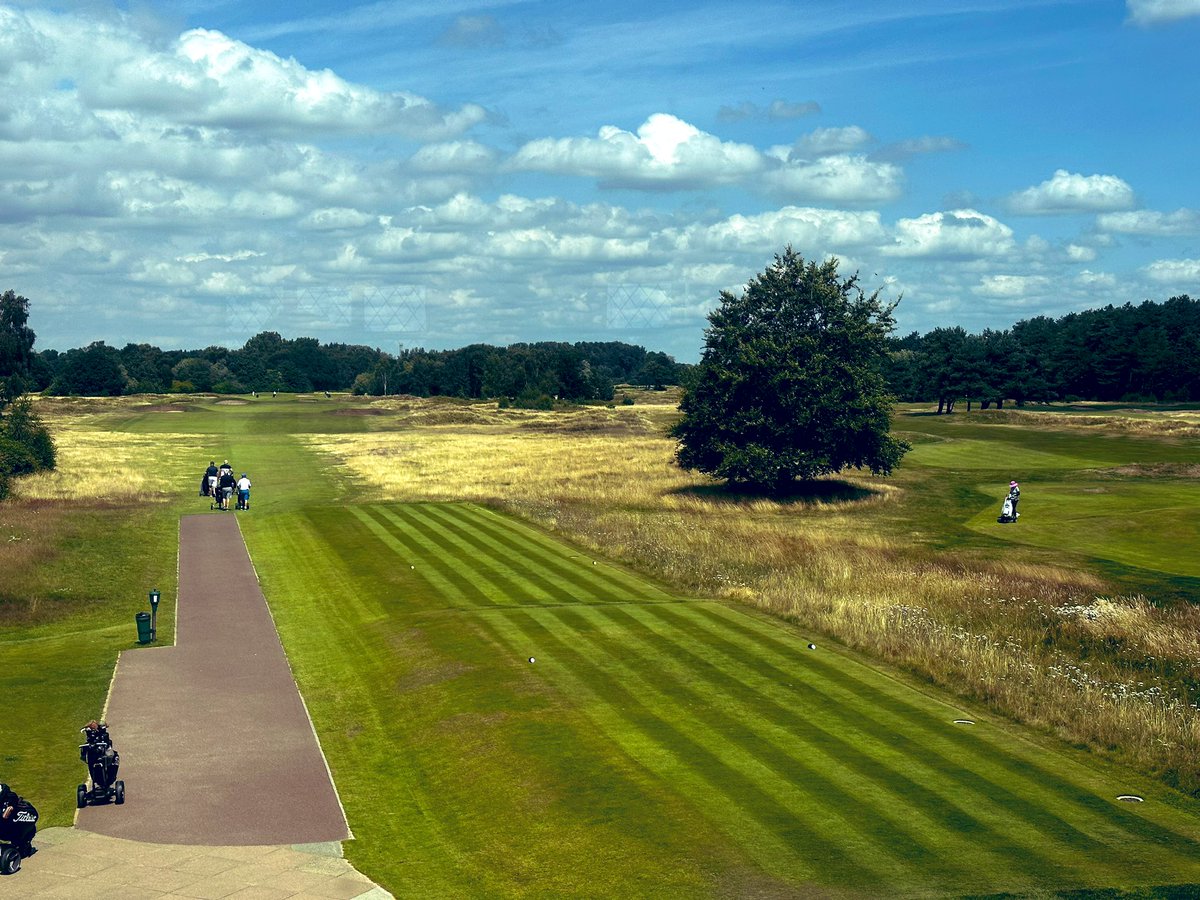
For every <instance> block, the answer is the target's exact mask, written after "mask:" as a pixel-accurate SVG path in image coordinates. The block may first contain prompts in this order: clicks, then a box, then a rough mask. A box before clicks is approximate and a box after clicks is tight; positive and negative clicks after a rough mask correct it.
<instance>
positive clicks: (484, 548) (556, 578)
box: [421, 506, 627, 605]
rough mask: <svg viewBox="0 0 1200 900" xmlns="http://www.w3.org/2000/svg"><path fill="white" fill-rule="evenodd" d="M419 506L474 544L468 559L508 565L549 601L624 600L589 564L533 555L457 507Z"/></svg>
mask: <svg viewBox="0 0 1200 900" xmlns="http://www.w3.org/2000/svg"><path fill="white" fill-rule="evenodd" d="M421 510H422V511H423V512H425V511H428V512H430V513H432V514H434V515H436V516H437V517H438V519H439V520H440V521H442V522H444V523H445V525H446V527H447V528H449V529H451V530H452V531H453V533H454V534H456V535H458V536H459V538H460V539H461V540H463V541H465V542H467V543H468V544H469V545H470V546H471V547H472V548H473V553H474V557H473V559H472V560H471V562H473V561H474V560H475V559H477V560H479V561H480V562H481V563H482V564H483V565H489V566H503V567H505V568H506V569H509V570H510V571H512V572H513V573H514V575H515V576H516V577H517V578H519V579H520V580H521V584H522V585H526V586H528V588H529V589H531V590H534V591H537V592H539V593H543V594H545V595H546V596H547V602H548V603H552V604H555V605H561V604H575V603H611V602H627V598H626V597H625V596H623V592H617V591H614V590H613V589H612V588H611V585H606V584H605V583H604V581H603V580H601V579H598V578H597V577H596V576H593V575H592V574H591V573H590V571H589V570H590V568H591V567H590V566H589V567H588V568H587V569H585V568H584V567H582V566H580V565H578V564H576V563H575V562H574V561H572V562H570V564H568V565H563V564H561V563H560V562H559V561H558V560H556V559H553V558H550V557H548V556H547V557H543V558H536V559H535V558H534V556H535V555H534V554H530V553H529V552H528V551H527V550H526V549H523V548H520V547H519V546H517V547H514V546H512V543H511V542H510V543H508V544H506V543H505V542H504V541H501V540H498V539H497V538H496V537H495V536H494V532H493V529H492V528H491V527H480V526H479V524H477V523H475V522H473V521H470V520H469V519H468V518H466V517H465V516H463V515H461V514H459V513H460V510H461V508H459V507H433V506H423V507H421ZM589 581H594V582H595V583H597V584H600V585H603V586H602V587H601V588H599V589H593V588H592V587H589V586H588V582H589ZM543 605H546V604H543Z"/></svg>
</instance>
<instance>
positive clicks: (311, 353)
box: [0, 291, 1200, 413]
mask: <svg viewBox="0 0 1200 900" xmlns="http://www.w3.org/2000/svg"><path fill="white" fill-rule="evenodd" d="M8 294H13V292H12V291H9V292H7V294H6V295H5V296H7V295H8ZM13 296H14V298H15V299H16V300H24V298H21V297H18V296H17V295H15V294H13ZM25 304H26V306H25V307H24V308H26V309H27V305H28V301H25ZM22 327H23V328H25V330H26V331H28V328H27V326H25V325H24V320H22ZM12 330H13V329H12V327H11V323H9V324H8V325H5V326H3V328H0V331H4V332H5V334H4V335H3V337H2V338H0V340H3V341H7V342H9V343H14V342H15V341H16V340H17V339H16V337H14V335H13V334H12V333H11V332H12ZM28 335H32V332H31V331H28ZM28 335H26V336H25V337H24V338H22V340H26V338H28ZM887 344H888V351H889V352H888V353H887V354H885V355H884V356H883V358H882V360H881V361H880V363H879V365H880V366H881V373H882V374H883V376H884V378H885V379H886V382H887V385H888V389H889V390H890V392H891V393H892V395H893V396H894V397H896V398H897V399H898V400H901V401H904V402H935V401H936V402H937V404H938V411H939V412H942V413H945V412H952V411H953V410H954V408H955V404H956V403H957V402H959V401H961V400H966V401H967V402H968V405H970V404H972V403H975V402H977V403H978V404H979V405H980V406H981V407H983V408H987V407H988V406H991V405H993V404H995V405H997V406H1000V405H1002V404H1003V403H1004V402H1006V401H1011V402H1014V403H1017V404H1018V405H1019V404H1024V403H1041V402H1054V401H1075V400H1088V401H1102V402H1119V401H1127V402H1130V401H1133V402H1147V401H1150V402H1198V401H1200V300H1194V299H1192V298H1191V297H1189V296H1187V295H1186V294H1185V295H1181V296H1175V297H1171V298H1170V299H1168V300H1166V301H1163V302H1161V303H1159V302H1154V301H1150V300H1147V301H1145V302H1143V303H1141V304H1139V305H1136V306H1135V305H1133V304H1128V303H1127V304H1125V305H1124V306H1119V307H1118V306H1111V305H1110V306H1105V307H1103V308H1099V309H1092V310H1085V311H1082V312H1074V313H1068V314H1066V315H1064V316H1061V317H1059V318H1050V317H1048V316H1037V317H1034V318H1032V319H1026V320H1022V321H1019V322H1017V323H1016V324H1015V325H1013V326H1012V327H1011V328H1008V329H1004V330H992V329H985V330H984V331H983V332H981V333H978V334H973V333H970V332H967V331H966V330H965V329H963V328H962V327H960V326H946V327H939V328H935V329H933V330H932V331H929V332H927V333H925V334H920V333H918V332H916V331H914V332H912V333H910V334H908V335H906V336H904V337H897V336H895V335H892V336H890V337H889V338H888V341H887ZM14 346H15V344H14ZM0 352H2V351H0ZM10 355H12V354H11V353H10ZM22 358H23V359H24V363H23V365H25V366H26V367H27V372H26V378H25V380H26V383H27V387H28V389H29V390H32V391H42V392H46V393H50V394H58V395H80V396H120V395H125V394H137V393H171V392H176V393H192V392H213V393H225V394H238V393H249V392H251V391H270V390H278V391H296V392H308V391H326V390H327V391H354V392H355V393H359V394H366V395H373V396H381V395H385V394H389V395H390V394H410V395H415V396H436V395H440V396H451V397H464V398H476V399H478V398H492V399H496V398H501V399H504V398H507V399H510V400H513V401H516V402H518V403H529V402H536V401H539V400H545V399H546V398H558V399H562V400H568V401H574V402H583V401H588V400H603V401H607V400H611V399H612V397H613V390H614V386H615V385H618V384H634V385H644V386H647V387H663V386H665V385H669V384H680V383H685V382H687V381H688V378H689V373H690V372H691V371H692V370H693V369H694V367H693V366H691V365H688V364H684V363H678V362H676V361H675V360H674V359H673V358H672V357H671V356H669V355H667V354H666V353H662V352H658V351H648V350H646V349H645V348H643V347H640V346H635V345H631V344H626V343H622V342H619V341H609V342H586V341H585V342H576V343H573V344H569V343H563V342H540V343H517V344H511V345H509V346H506V347H499V346H492V345H489V344H472V345H469V346H466V347H462V348H458V349H452V350H427V349H422V348H413V349H402V350H401V351H400V352H399V353H397V354H392V353H387V352H384V351H383V350H380V349H378V348H372V347H367V346H362V345H352V344H341V343H330V344H322V343H321V342H320V341H318V340H317V339H315V338H308V337H299V338H292V339H288V338H284V337H282V336H280V335H279V334H278V333H276V332H272V331H267V332H262V333H260V334H257V335H255V336H254V337H252V338H250V339H249V340H248V341H247V342H246V343H245V345H244V346H242V347H241V348H235V349H231V348H227V347H215V346H214V347H207V348H204V349H201V350H162V349H160V348H158V347H155V346H153V345H150V344H146V343H140V344H134V343H129V344H126V345H125V346H124V347H122V348H119V349H118V348H116V347H111V346H108V345H107V344H105V343H104V342H103V341H97V342H95V343H92V344H89V345H88V346H86V347H81V348H77V349H72V350H67V351H65V352H58V351H56V350H42V351H40V352H39V351H33V350H32V349H29V350H28V351H26V353H25V356H24V357H22ZM0 365H3V363H0ZM10 368H11V366H10ZM4 374H5V373H4V372H3V371H0V377H3V376H4Z"/></svg>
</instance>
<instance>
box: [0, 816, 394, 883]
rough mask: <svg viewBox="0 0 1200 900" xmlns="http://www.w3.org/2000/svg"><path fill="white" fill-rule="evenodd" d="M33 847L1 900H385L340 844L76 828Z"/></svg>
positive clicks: (53, 833) (56, 831) (52, 832)
mask: <svg viewBox="0 0 1200 900" xmlns="http://www.w3.org/2000/svg"><path fill="white" fill-rule="evenodd" d="M34 844H35V845H36V846H37V848H38V852H37V853H36V854H35V855H34V856H32V857H30V858H29V859H27V860H25V864H24V866H23V867H22V868H21V871H20V872H18V873H17V874H16V875H11V876H9V877H7V878H0V898H3V900H9V898H12V900H143V898H146V900H150V898H159V897H162V898H193V900H198V898H204V900H220V898H228V900H315V898H326V900H388V898H390V897H391V894H389V893H388V892H387V891H385V890H383V888H380V887H377V886H375V885H374V884H372V883H371V881H370V880H369V879H368V878H367V877H366V876H365V875H361V874H359V873H358V872H356V871H355V870H354V867H353V866H351V865H350V863H348V862H346V860H344V859H342V858H341V844H338V843H331V844H313V845H306V846H305V845H302V846H280V847H274V846H262V845H260V846H254V847H205V846H197V845H179V844H145V843H139V842H137V841H126V840H122V839H120V838H113V837H106V836H104V835H99V834H92V833H90V832H87V831H80V830H79V829H78V828H48V829H46V830H45V831H41V832H39V833H38V836H37V839H36V840H35V841H34Z"/></svg>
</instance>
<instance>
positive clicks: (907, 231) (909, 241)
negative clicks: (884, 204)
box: [883, 209, 1015, 258]
mask: <svg viewBox="0 0 1200 900" xmlns="http://www.w3.org/2000/svg"><path fill="white" fill-rule="evenodd" d="M1014 246H1015V242H1014V240H1013V231H1012V229H1011V228H1009V227H1008V226H1007V225H1005V224H1004V223H1003V222H1001V221H999V220H997V219H994V218H992V217H991V216H989V215H987V214H986V213H981V212H978V211H976V210H974V209H955V210H950V211H947V212H935V213H926V214H925V215H923V216H917V217H916V218H914V219H901V220H900V221H898V222H897V223H896V226H895V239H894V241H893V243H892V244H890V245H887V246H885V247H883V252H884V253H885V254H887V255H889V256H930V257H945V258H973V257H988V256H998V255H1003V254H1006V253H1009V252H1011V251H1012V250H1013V248H1014Z"/></svg>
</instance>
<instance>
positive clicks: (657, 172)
mask: <svg viewBox="0 0 1200 900" xmlns="http://www.w3.org/2000/svg"><path fill="white" fill-rule="evenodd" d="M764 165H765V161H764V159H763V157H762V155H761V154H760V153H759V152H758V151H757V150H756V149H755V148H754V147H752V146H750V145H748V144H738V143H732V142H725V141H722V140H720V139H719V138H717V137H715V136H714V135H711V134H708V133H706V132H703V131H700V130H699V129H698V128H696V127H695V126H693V125H690V124H689V123H687V122H685V121H683V120H682V119H679V118H676V117H675V116H672V115H668V114H666V113H655V114H654V115H652V116H650V118H648V119H647V120H646V121H645V122H644V123H643V124H642V125H641V127H639V128H638V130H637V132H636V133H634V132H630V131H625V130H623V129H620V128H617V127H616V126H613V125H605V126H604V127H603V128H601V129H600V131H599V133H598V135H597V136H596V137H594V138H542V139H539V140H535V141H531V142H529V143H527V144H525V145H524V146H523V147H521V148H520V149H519V150H518V151H517V152H516V153H515V154H514V155H513V157H512V158H511V159H510V161H509V166H510V167H511V168H513V169H516V170H518V171H539V172H549V173H554V174H558V175H577V176H582V177H588V178H598V179H600V180H602V181H605V182H609V183H613V184H619V185H624V186H634V187H649V188H673V187H675V188H685V187H693V186H697V185H713V184H730V183H733V182H736V181H739V180H741V179H742V178H745V177H746V176H747V175H751V174H754V173H757V172H759V171H761V170H762V169H763V167H764Z"/></svg>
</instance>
